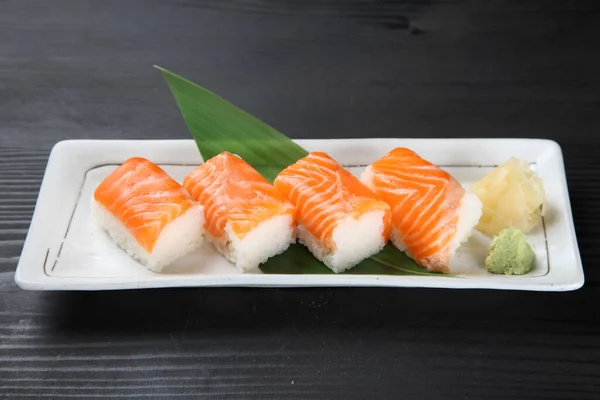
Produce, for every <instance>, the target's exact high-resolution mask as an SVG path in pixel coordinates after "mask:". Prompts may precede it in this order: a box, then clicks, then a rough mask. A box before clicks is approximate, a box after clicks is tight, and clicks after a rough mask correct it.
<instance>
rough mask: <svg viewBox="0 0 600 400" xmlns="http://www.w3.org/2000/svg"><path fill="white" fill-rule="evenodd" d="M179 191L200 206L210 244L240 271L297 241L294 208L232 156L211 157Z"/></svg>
mask: <svg viewBox="0 0 600 400" xmlns="http://www.w3.org/2000/svg"><path fill="white" fill-rule="evenodd" d="M183 186H184V187H185V189H186V190H188V192H189V193H191V195H192V197H193V198H194V199H195V200H197V201H198V202H199V203H200V204H201V205H203V206H204V212H205V218H206V224H205V229H206V234H207V238H208V239H209V241H210V242H211V243H212V244H213V245H214V246H215V247H216V249H217V250H218V251H219V252H220V253H221V254H222V255H223V256H225V257H226V258H227V259H228V260H229V261H230V262H232V263H233V264H234V265H235V266H236V267H237V268H238V269H239V270H240V271H242V272H245V271H249V270H252V269H254V268H256V267H258V266H259V265H260V264H262V263H264V262H266V261H267V260H268V259H269V258H271V257H273V256H275V255H277V254H280V253H283V252H284V251H285V250H286V249H287V248H288V247H289V246H290V244H291V243H294V242H295V241H296V236H295V233H296V208H295V207H294V206H293V205H292V204H291V203H290V202H289V201H288V200H287V199H286V198H285V196H283V195H282V194H281V193H279V192H278V191H277V190H276V189H275V188H274V187H273V185H272V184H271V183H270V182H269V181H267V180H266V179H265V178H264V177H263V176H262V175H261V174H260V173H259V172H258V171H256V170H255V169H254V168H253V167H252V166H251V165H250V164H248V163H247V162H246V161H244V160H242V159H241V158H240V157H238V156H237V155H233V154H231V153H228V152H223V153H221V154H219V155H217V156H215V157H213V158H211V159H210V160H208V161H206V163H204V164H202V165H201V166H199V167H197V168H195V169H194V170H193V171H192V172H191V173H190V174H189V175H188V176H187V177H186V178H185V180H184V181H183Z"/></svg>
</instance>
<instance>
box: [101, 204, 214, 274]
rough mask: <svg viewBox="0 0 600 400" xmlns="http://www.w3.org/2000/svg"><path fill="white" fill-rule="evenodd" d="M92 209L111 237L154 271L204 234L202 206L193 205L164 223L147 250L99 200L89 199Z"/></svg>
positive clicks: (195, 245)
mask: <svg viewBox="0 0 600 400" xmlns="http://www.w3.org/2000/svg"><path fill="white" fill-rule="evenodd" d="M91 206H92V213H93V215H94V218H95V219H96V221H97V223H98V225H99V226H100V227H101V228H102V229H104V230H106V231H107V232H108V234H109V235H110V237H111V238H112V240H113V241H114V242H115V243H116V244H117V245H118V246H119V247H120V248H121V249H123V250H124V251H125V252H127V254H129V255H130V256H131V257H133V258H134V259H136V260H137V261H139V262H140V263H142V264H143V265H145V266H146V267H148V268H149V269H151V270H152V271H154V272H158V273H160V272H162V270H163V268H164V267H166V266H168V265H170V264H172V263H173V262H174V261H176V260H177V259H179V258H181V257H183V256H184V255H186V254H188V253H190V252H192V251H193V250H195V249H196V248H198V247H199V246H200V244H201V243H202V240H203V234H204V228H203V227H204V210H203V208H202V206H199V205H198V206H195V207H192V208H190V209H189V210H188V211H186V212H185V213H184V214H183V215H181V216H180V217H178V218H177V219H175V220H173V221H172V222H170V223H169V224H167V225H166V226H165V227H164V228H163V230H162V232H161V233H160V235H159V236H158V239H157V240H156V243H155V245H154V247H153V249H152V253H148V252H147V251H146V249H144V248H143V247H142V246H141V245H140V244H139V243H138V241H137V240H136V239H135V237H134V236H133V235H132V234H131V232H130V231H129V230H128V229H127V227H126V226H125V225H124V224H123V223H122V222H121V221H119V219H118V218H116V217H115V216H114V215H113V214H112V213H110V212H109V211H108V210H107V209H106V208H105V207H104V206H103V205H102V204H100V203H98V202H97V201H96V200H94V199H92V204H91Z"/></svg>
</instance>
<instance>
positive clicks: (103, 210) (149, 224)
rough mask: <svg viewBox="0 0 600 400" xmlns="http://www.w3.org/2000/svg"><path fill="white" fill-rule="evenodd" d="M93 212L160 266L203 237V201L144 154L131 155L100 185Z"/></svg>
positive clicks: (126, 244) (125, 244)
mask: <svg viewBox="0 0 600 400" xmlns="http://www.w3.org/2000/svg"><path fill="white" fill-rule="evenodd" d="M92 212H93V213H94V216H95V219H96V221H97V223H98V224H99V226H100V227H101V228H103V229H104V230H106V231H107V232H108V234H109V235H110V237H111V238H112V239H113V241H114V242H115V243H116V244H117V245H118V246H119V247H120V248H122V249H123V250H125V251H126V252H127V253H128V254H129V255H130V256H131V257H133V258H134V259H136V260H138V261H140V262H141V263H142V264H143V265H145V266H146V267H148V268H149V269H151V270H153V271H155V272H162V270H163V268H164V267H166V266H168V265H169V264H171V263H172V262H174V261H175V260H177V259H179V258H181V257H183V256H184V255H186V254H188V253H190V252H191V251H193V250H194V249H196V248H197V247H199V246H200V244H201V243H202V240H203V232H204V229H203V225H204V213H203V210H202V207H201V206H200V205H199V204H198V203H197V202H196V201H194V199H192V197H191V196H190V194H189V193H188V192H187V191H186V190H185V189H184V188H183V187H182V186H181V185H180V184H179V183H178V182H177V181H175V180H174V179H172V178H171V177H170V176H169V175H168V174H167V173H166V172H165V171H164V170H163V169H162V168H160V167H159V166H158V165H156V164H154V163H152V162H151V161H149V160H147V159H145V158H141V157H134V158H130V159H128V160H127V161H125V162H124V163H123V164H121V165H120V166H119V167H118V168H117V169H115V170H114V171H113V172H112V173H111V174H110V175H109V176H107V177H106V178H105V179H104V180H103V181H102V182H101V183H100V185H98V187H97V188H96V190H95V191H94V197H93V199H92Z"/></svg>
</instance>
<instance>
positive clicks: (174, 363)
mask: <svg viewBox="0 0 600 400" xmlns="http://www.w3.org/2000/svg"><path fill="white" fill-rule="evenodd" d="M0 38H1V39H0V398H82V399H95V398H117V399H127V398H154V399H171V398H178V399H179V398H190V399H192V398H199V397H206V398H215V399H216V398H219V399H221V398H227V399H280V398H287V399H307V398H311V399H312V398H314V399H337V398H340V399H364V398H377V399H388V398H389V399H397V398H402V399H413V398H414V399H507V398H511V399H570V400H574V399H598V398H600V369H598V362H599V361H598V360H600V315H599V313H598V311H597V306H596V305H597V304H599V303H600V271H599V269H598V262H599V261H600V250H599V249H600V241H599V239H598V237H600V228H599V225H600V224H599V223H600V211H598V204H599V203H600V201H599V200H600V190H599V189H597V187H598V183H599V178H598V173H599V172H600V159H599V158H598V154H600V136H599V135H598V132H599V131H600V112H599V111H600V46H598V43H600V4H599V3H598V2H597V1H595V0H587V1H584V0H573V1H558V0H530V1H517V0H506V1H483V0H481V1H476V0H472V1H452V0H446V1H433V0H432V1H427V0H423V1H419V0H406V1H403V0H372V1H361V0H329V1H313V0H311V1H292V0H283V1H275V0H221V1H217V0H207V1H192V0H176V1H166V0H164V1H157V0H149V1H142V0H131V1H127V2H122V1H117V0H106V1H102V2H94V1H90V0H81V1H78V0H71V1H68V0H55V1H52V2H46V1H42V0H38V1H35V0H21V1H17V0H0ZM153 64H158V65H162V66H164V67H166V68H169V69H171V70H173V71H176V72H178V73H181V74H183V75H184V76H187V77H190V78H191V79H193V80H195V81H197V82H199V83H201V84H203V85H205V86H207V87H208V88H210V89H212V90H214V91H216V92H217V93H219V94H221V95H222V96H224V97H226V98H227V99H229V100H231V101H233V102H234V103H235V104H237V105H239V106H240V107H242V108H244V109H246V110H247V111H249V112H251V113H253V114H255V115H257V116H259V117H260V118H262V119H264V120H265V121H267V122H268V123H270V124H272V125H274V126H275V127H277V128H278V129H280V130H282V131H283V132H286V133H287V134H289V135H290V136H292V137H295V138H323V137H365V136H367V137H536V138H550V139H554V140H556V141H557V142H558V143H559V144H560V145H561V146H562V148H563V152H564V156H565V162H566V169H567V176H568V180H569V189H570V195H571V201H572V206H573V214H574V218H575V224H576V230H577V234H578V240H579V244H580V250H581V254H582V258H583V263H584V268H585V274H586V283H585V286H584V287H583V288H582V289H581V290H578V291H576V292H570V293H528V292H510V291H504V292H501V291H484V290H460V291H458V290H457V291H451V290H438V289H432V290H420V289H402V290H397V289H359V288H355V289H326V288H319V289H294V290H278V289H268V290H267V289H264V290H258V289H202V290H195V289H184V290H147V291H122V292H104V293H35V292H24V291H21V290H19V289H17V288H16V287H15V286H14V283H13V279H14V275H13V271H14V268H15V267H16V263H17V261H18V257H19V254H20V251H21V247H22V244H23V240H24V238H25V235H26V232H27V229H28V227H29V221H30V219H31V214H32V212H33V208H34V206H35V201H36V197H37V193H38V190H39V186H40V183H41V180H42V177H43V173H44V169H45V166H46V162H47V157H48V154H49V151H50V149H51V147H52V146H53V144H54V143H56V142H57V141H59V140H63V139H73V138H106V139H115V138H130V139H138V138H143V139H146V138H147V139H150V138H188V137H189V134H188V133H187V130H186V128H185V125H184V123H183V120H182V118H181V117H180V115H179V112H178V110H177V108H176V105H175V103H174V102H173V99H172V97H171V95H170V93H169V92H168V88H167V86H166V85H165V83H164V81H163V79H162V77H161V75H160V73H159V72H158V71H156V70H154V69H153V68H152V65H153ZM57 190H60V188H57ZM48 234H52V232H48Z"/></svg>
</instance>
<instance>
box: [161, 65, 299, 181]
mask: <svg viewBox="0 0 600 400" xmlns="http://www.w3.org/2000/svg"><path fill="white" fill-rule="evenodd" d="M156 68H158V69H159V70H160V71H161V72H162V73H163V75H164V77H165V79H166V80H167V83H168V84H169V87H170V88H171V92H172V93H173V96H174V97H175V101H176V102H177V105H178V106H179V110H180V111H181V114H182V115H183V118H184V120H185V122H186V124H187V126H188V129H189V130H190V132H191V134H192V137H193V138H194V140H195V142H196V145H197V146H198V150H200V154H201V155H202V158H203V159H204V160H208V159H209V158H212V157H214V156H216V155H217V154H219V153H221V152H223V151H228V152H230V153H233V154H237V155H239V156H240V157H242V158H243V159H244V160H246V161H247V162H248V163H250V164H251V165H252V166H253V167H254V168H256V169H257V170H258V171H259V172H260V173H261V174H262V175H263V176H264V177H265V178H266V179H269V180H270V181H273V179H275V177H276V176H277V174H278V173H279V172H280V171H281V170H283V169H284V168H286V167H287V166H289V165H291V164H293V163H295V162H296V161H298V160H299V159H301V158H302V157H305V156H307V155H308V152H307V151H306V150H304V149H303V148H302V147H300V146H299V145H298V144H296V143H295V142H294V141H292V140H291V139H290V138H288V137H287V136H286V135H284V134H283V133H280V132H278V131H277V130H275V129H274V128H272V127H271V126H269V125H267V124H265V123H264V122H262V121H261V120H259V119H258V118H256V117H254V116H252V115H250V114H248V113H247V112H245V111H243V110H241V109H239V108H237V107H236V106H234V105H233V104H231V103H230V102H228V101H227V100H225V99H223V98H221V97H219V96H217V95H216V94H214V93H212V92H210V91H208V90H206V89H205V88H203V87H201V86H199V85H197V84H195V83H194V82H191V81H189V80H187V79H185V78H183V77H181V76H179V75H177V74H174V73H173V72H170V71H168V70H166V69H164V68H161V67H156Z"/></svg>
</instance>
